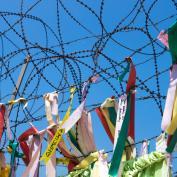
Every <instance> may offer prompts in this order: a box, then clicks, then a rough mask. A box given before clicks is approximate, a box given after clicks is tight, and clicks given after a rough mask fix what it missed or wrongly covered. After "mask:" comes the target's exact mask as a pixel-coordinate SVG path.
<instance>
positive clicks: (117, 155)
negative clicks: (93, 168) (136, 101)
mask: <svg viewBox="0 0 177 177" xmlns="http://www.w3.org/2000/svg"><path fill="white" fill-rule="evenodd" d="M127 100H128V106H127V110H126V114H125V118H124V121H123V123H122V128H121V131H120V134H119V137H118V140H117V144H116V147H115V150H114V153H113V157H112V160H111V166H110V169H109V175H110V176H112V177H117V173H118V169H119V166H120V163H121V159H122V154H123V151H124V148H125V142H126V139H127V134H128V126H129V121H130V107H131V93H130V94H129V95H128V98H127Z"/></svg>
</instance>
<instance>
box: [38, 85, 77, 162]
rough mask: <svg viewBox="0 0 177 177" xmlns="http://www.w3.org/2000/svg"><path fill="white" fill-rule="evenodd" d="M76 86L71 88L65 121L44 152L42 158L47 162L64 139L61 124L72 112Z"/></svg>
mask: <svg viewBox="0 0 177 177" xmlns="http://www.w3.org/2000/svg"><path fill="white" fill-rule="evenodd" d="M75 90H76V88H75V87H71V88H70V105H69V107H68V110H67V112H66V114H65V116H64V119H63V121H62V122H61V124H60V126H59V128H58V130H57V131H56V133H55V135H54V137H53V139H52V141H51V142H50V144H49V145H48V147H47V149H46V151H45V152H44V154H43V155H42V157H41V159H40V160H43V161H44V162H45V163H47V162H48V161H49V159H50V157H51V156H52V155H53V153H54V152H55V150H56V148H57V145H58V144H59V142H60V141H61V140H62V135H63V134H64V132H65V131H64V129H61V126H62V125H63V124H64V122H65V121H66V120H67V119H68V118H69V116H70V113H71V108H72V103H73V98H74V93H75Z"/></svg>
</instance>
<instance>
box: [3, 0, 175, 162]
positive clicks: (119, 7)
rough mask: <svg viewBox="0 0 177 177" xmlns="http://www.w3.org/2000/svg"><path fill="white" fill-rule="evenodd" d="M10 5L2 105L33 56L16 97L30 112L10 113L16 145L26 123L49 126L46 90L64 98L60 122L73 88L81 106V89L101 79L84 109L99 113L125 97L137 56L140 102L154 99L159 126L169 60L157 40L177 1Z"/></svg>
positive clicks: (5, 20) (5, 15)
mask: <svg viewBox="0 0 177 177" xmlns="http://www.w3.org/2000/svg"><path fill="white" fill-rule="evenodd" d="M3 1H4V0H3ZM9 3H11V2H10V1H4V2H3V4H4V5H3V6H2V7H0V23H1V26H0V52H1V53H0V64H1V71H0V79H1V82H0V83H1V93H0V97H1V102H2V103H7V102H8V101H9V100H10V98H11V96H12V94H13V93H12V91H13V88H15V87H16V82H17V78H18V76H19V73H20V70H21V68H22V67H23V65H24V63H25V61H26V60H25V59H26V58H27V56H29V57H30V61H29V63H28V67H27V71H26V72H25V76H24V78H23V80H22V84H21V87H20V89H19V90H18V92H17V97H24V98H26V99H27V100H28V107H27V109H23V105H20V104H18V105H15V106H14V107H13V110H12V113H11V115H10V125H11V130H12V132H13V136H14V137H13V138H14V139H15V140H17V137H18V136H19V134H20V133H21V132H19V131H18V130H19V128H21V129H23V128H24V130H25V128H27V127H28V122H33V123H34V124H35V125H36V126H40V124H41V122H42V123H43V124H44V125H46V124H45V122H46V121H45V114H44V103H43V94H45V93H46V92H52V91H57V92H58V93H59V112H60V114H61V117H62V115H64V113H65V111H66V109H67V106H68V103H69V89H70V87H71V86H75V87H76V94H75V100H74V105H76V106H74V108H76V107H77V105H78V104H79V103H80V102H81V99H82V95H81V93H82V92H81V91H82V86H83V83H84V82H85V81H87V80H88V79H89V78H90V77H91V76H93V75H96V74H98V75H99V81H98V82H97V83H95V84H93V85H91V87H89V92H88V95H87V98H88V101H87V105H86V107H87V108H88V110H89V111H94V109H95V108H96V107H97V106H99V105H100V104H101V102H103V101H104V99H105V98H106V96H107V97H108V96H112V95H114V96H115V97H116V98H118V97H119V96H120V95H121V94H123V93H124V92H125V86H126V78H125V79H124V80H123V81H119V79H118V78H119V76H120V75H121V73H122V72H123V70H124V69H125V67H126V61H125V58H126V57H132V60H133V62H134V63H135V66H136V69H137V78H136V79H137V83H136V90H137V98H136V99H137V101H138V102H140V103H139V104H142V105H143V104H144V103H145V102H147V101H150V103H151V107H153V108H154V109H153V110H156V112H157V113H156V115H158V117H159V118H157V119H159V121H160V119H161V117H162V114H163V107H164V101H165V98H166V96H165V95H166V89H167V87H168V79H169V78H168V73H169V68H170V65H171V63H170V62H171V59H170V55H169V52H168V50H167V49H166V48H165V47H164V46H163V45H162V44H161V43H160V42H159V41H158V40H157V36H158V34H159V32H160V31H161V30H162V29H164V30H167V29H168V27H169V26H170V25H171V24H172V23H173V22H174V21H175V20H176V17H177V2H176V1H175V0H168V1H163V2H162V1H160V0H136V1H132V0H124V1H122V2H113V1H106V0H97V1H87V0H84V1H81V0H70V1H64V0H53V1H51V2H50V3H49V2H45V1H42V0H38V1H30V2H27V1H24V0H19V1H18V2H16V4H15V3H14V4H13V5H10V6H9ZM164 7H166V9H165V10H163V12H162V13H159V9H161V8H164ZM103 87H104V89H103ZM98 92H99V94H97V93H98ZM74 108H73V109H74ZM137 112H138V108H137ZM145 115H146V114H145ZM147 117H148V116H147ZM145 118H146V116H145V117H144V119H145ZM94 119H95V118H94ZM39 122H40V123H39ZM24 125H27V126H26V127H25V126H24ZM40 128H42V127H40ZM2 141H3V143H1V148H4V147H5V146H6V145H7V143H8V139H7V137H6V133H5V131H4V134H3V140H2ZM19 164H20V163H19Z"/></svg>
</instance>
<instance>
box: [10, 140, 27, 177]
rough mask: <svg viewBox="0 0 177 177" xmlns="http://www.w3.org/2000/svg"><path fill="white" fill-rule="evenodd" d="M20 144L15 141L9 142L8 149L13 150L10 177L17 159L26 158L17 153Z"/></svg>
mask: <svg viewBox="0 0 177 177" xmlns="http://www.w3.org/2000/svg"><path fill="white" fill-rule="evenodd" d="M18 145H19V143H15V142H14V141H12V140H10V141H9V145H8V147H9V148H10V149H11V151H12V152H11V159H10V166H11V169H10V173H9V177H11V174H12V170H14V169H15V165H14V164H15V158H16V157H18V158H23V157H24V154H22V153H19V152H18V151H17V147H18Z"/></svg>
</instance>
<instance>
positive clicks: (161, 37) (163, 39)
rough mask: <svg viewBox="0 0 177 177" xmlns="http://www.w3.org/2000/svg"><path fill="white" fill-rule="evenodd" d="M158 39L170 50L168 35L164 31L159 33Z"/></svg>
mask: <svg viewBox="0 0 177 177" xmlns="http://www.w3.org/2000/svg"><path fill="white" fill-rule="evenodd" d="M157 38H158V39H159V41H161V42H162V44H164V45H165V46H166V47H167V48H168V49H169V44H168V34H167V33H165V31H164V30H162V31H161V32H160V33H159V35H158V37H157Z"/></svg>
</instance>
